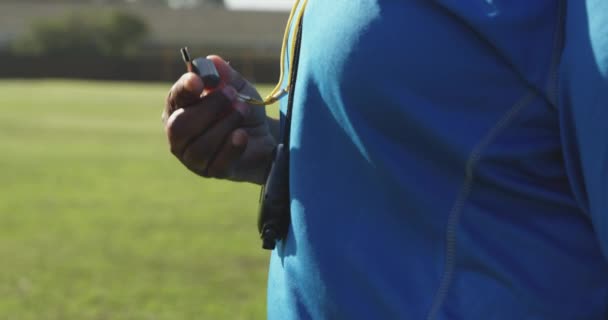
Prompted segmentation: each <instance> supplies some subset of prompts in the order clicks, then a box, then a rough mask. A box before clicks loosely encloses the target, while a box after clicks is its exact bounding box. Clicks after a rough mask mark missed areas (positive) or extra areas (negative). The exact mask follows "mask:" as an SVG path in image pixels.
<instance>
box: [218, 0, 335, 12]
mask: <svg viewBox="0 0 608 320" xmlns="http://www.w3.org/2000/svg"><path fill="white" fill-rule="evenodd" d="M330 1H331V0H330ZM225 3H226V6H227V7H228V8H229V9H234V10H272V11H289V10H290V9H291V6H292V5H293V3H294V0H225Z"/></svg>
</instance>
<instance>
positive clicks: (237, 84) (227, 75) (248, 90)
mask: <svg viewBox="0 0 608 320" xmlns="http://www.w3.org/2000/svg"><path fill="white" fill-rule="evenodd" d="M207 59H209V60H211V61H213V64H215V68H216V69H217V72H218V73H219V75H220V79H221V81H220V85H219V87H220V88H222V87H224V86H226V85H229V86H232V87H233V88H235V89H236V90H237V91H238V92H241V93H245V94H248V95H252V94H254V93H255V95H257V91H256V90H255V88H254V87H253V86H252V85H251V84H250V83H249V81H247V80H246V79H245V78H244V77H243V76H242V75H241V74H240V73H238V72H237V71H236V70H234V69H233V68H232V67H231V66H230V65H229V64H228V62H226V61H225V60H224V59H222V57H220V56H216V55H211V56H208V57H207Z"/></svg>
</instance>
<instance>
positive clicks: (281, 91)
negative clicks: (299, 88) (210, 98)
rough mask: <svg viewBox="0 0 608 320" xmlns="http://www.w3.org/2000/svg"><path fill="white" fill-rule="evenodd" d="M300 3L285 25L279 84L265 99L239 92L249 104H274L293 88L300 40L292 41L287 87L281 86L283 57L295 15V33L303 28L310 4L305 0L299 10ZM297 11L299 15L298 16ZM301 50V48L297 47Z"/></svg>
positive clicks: (297, 3)
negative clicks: (305, 12) (295, 60)
mask: <svg viewBox="0 0 608 320" xmlns="http://www.w3.org/2000/svg"><path fill="white" fill-rule="evenodd" d="M299 4H300V0H296V2H295V4H294V5H293V8H292V9H291V13H290V14H289V19H288V20H287V26H286V27H285V33H284V34H283V44H282V45H281V64H280V73H281V74H280V76H279V82H278V83H277V85H276V86H275V88H274V89H273V90H272V91H271V92H270V94H269V95H268V96H267V97H266V98H265V99H264V100H258V99H255V98H252V97H249V96H246V95H244V94H239V97H240V98H241V99H242V100H243V101H244V102H247V103H249V104H253V105H256V106H266V105H269V104H273V103H275V102H277V101H278V100H279V99H281V98H283V97H284V96H285V95H287V94H288V93H289V92H290V91H291V90H292V82H293V80H294V79H293V75H294V72H293V69H294V67H295V66H294V59H295V56H296V52H295V51H296V47H297V46H298V45H297V42H298V41H292V42H291V50H289V70H290V72H291V75H290V77H289V78H288V79H287V84H286V86H285V88H281V85H282V84H283V80H284V73H285V67H284V63H283V59H284V57H285V55H286V50H287V45H288V42H289V31H290V29H291V23H292V21H293V19H294V17H295V18H296V30H295V34H296V35H297V34H299V33H300V29H301V28H302V19H303V17H304V11H305V9H306V5H307V4H308V0H304V2H303V4H302V9H301V10H300V11H299V12H298V10H297V9H298V5H299ZM296 12H298V13H297V17H296ZM297 50H298V51H299V48H298V49H297Z"/></svg>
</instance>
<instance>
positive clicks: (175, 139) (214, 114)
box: [165, 87, 236, 158]
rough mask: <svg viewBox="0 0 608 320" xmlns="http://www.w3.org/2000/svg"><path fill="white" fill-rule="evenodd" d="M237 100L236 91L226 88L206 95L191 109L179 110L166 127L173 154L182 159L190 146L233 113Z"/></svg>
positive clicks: (170, 118)
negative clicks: (233, 103) (213, 125)
mask: <svg viewBox="0 0 608 320" xmlns="http://www.w3.org/2000/svg"><path fill="white" fill-rule="evenodd" d="M235 99H236V92H235V90H234V89H233V88H232V87H226V88H224V89H223V90H221V91H215V92H213V93H211V94H209V95H206V96H205V97H203V98H202V99H200V100H199V102H198V103H195V104H194V105H192V106H191V107H190V108H186V109H184V108H180V109H177V111H175V112H174V113H173V114H172V115H171V116H170V117H169V119H168V121H167V123H166V127H165V128H166V133H167V136H168V138H169V145H170V146H171V153H173V154H174V155H175V156H176V157H178V158H181V157H182V155H183V153H184V151H185V149H186V147H187V145H188V144H190V143H191V142H192V141H193V140H194V139H196V138H197V137H199V136H200V135H201V134H203V133H204V132H206V131H207V130H208V129H209V127H211V125H212V124H214V123H215V122H216V121H218V120H219V119H221V118H222V117H223V116H224V115H226V114H228V113H230V112H232V111H233V108H232V101H233V100H235ZM222 122H223V121H222Z"/></svg>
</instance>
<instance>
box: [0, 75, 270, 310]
mask: <svg viewBox="0 0 608 320" xmlns="http://www.w3.org/2000/svg"><path fill="white" fill-rule="evenodd" d="M168 88H169V84H156V85H149V84H134V83H108V82H70V81H0V320H4V319H14V320H26V319H32V320H33V319H36V320H40V319H62V320H63V319H79V320H80V319H150V320H151V319H172V320H173V319H261V318H264V316H265V300H266V286H265V284H266V272H267V264H268V253H267V252H265V251H263V250H262V249H261V243H260V241H259V240H258V236H257V230H256V227H255V221H256V204H257V197H258V191H259V188H258V187H257V186H253V185H250V184H234V183H227V182H221V181H217V180H210V181H209V180H204V179H200V178H198V177H196V176H195V175H193V174H191V173H189V172H188V171H187V170H185V169H184V168H182V167H181V165H179V163H178V162H177V160H175V159H174V158H173V157H172V156H171V155H170V153H169V152H168V147H167V145H166V142H165V137H164V134H163V130H162V127H161V124H160V120H159V117H160V111H161V108H162V104H163V100H164V96H165V94H166V92H167V90H168ZM274 112H275V113H276V110H275V111H274Z"/></svg>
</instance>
